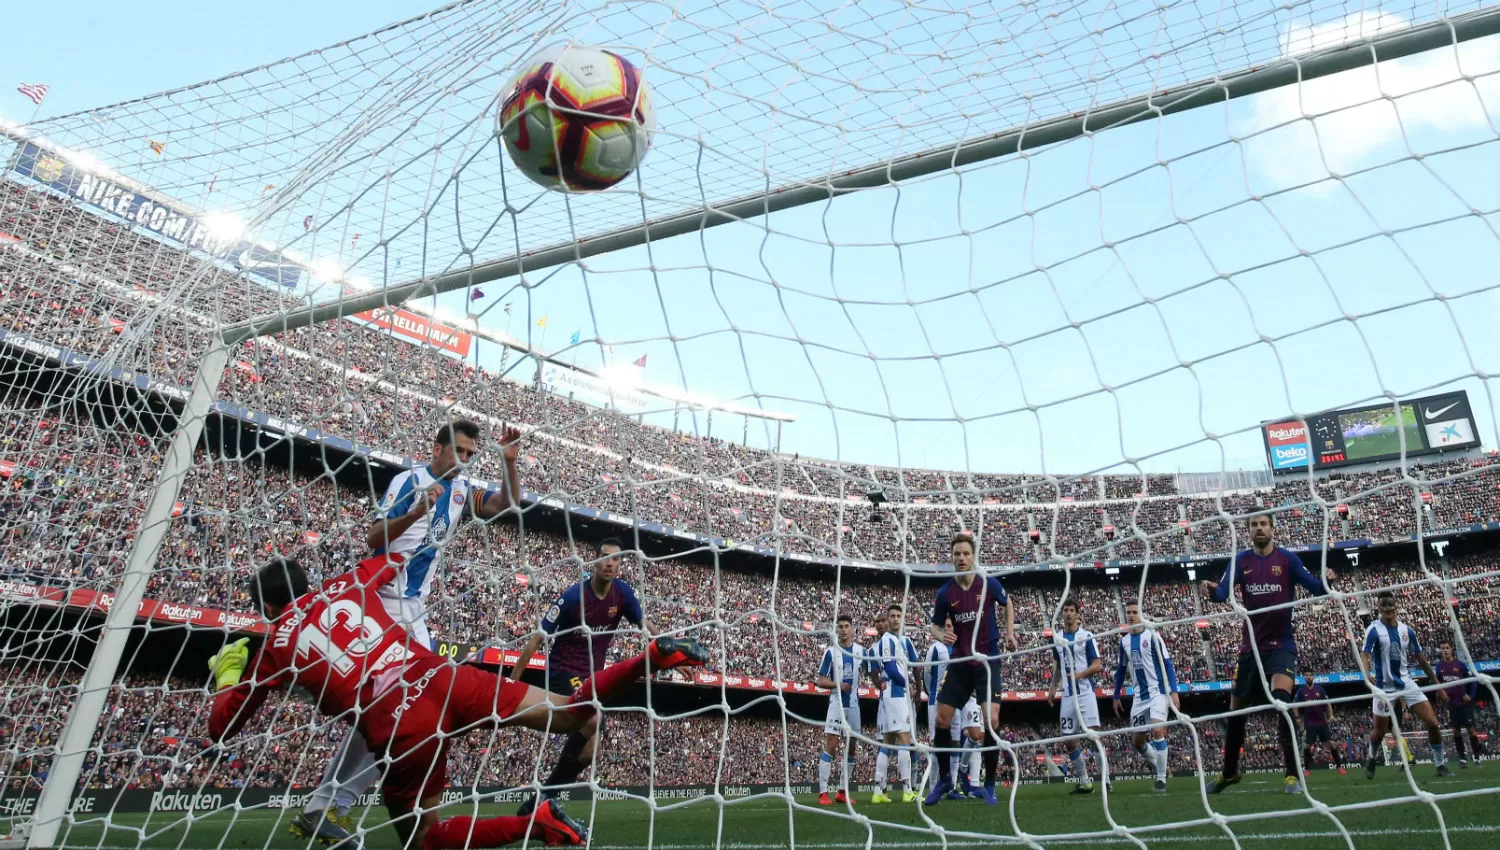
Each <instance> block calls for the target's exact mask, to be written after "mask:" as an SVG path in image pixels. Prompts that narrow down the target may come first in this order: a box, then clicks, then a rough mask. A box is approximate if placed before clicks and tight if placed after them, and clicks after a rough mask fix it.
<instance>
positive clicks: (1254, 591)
mask: <svg viewBox="0 0 1500 850" xmlns="http://www.w3.org/2000/svg"><path fill="white" fill-rule="evenodd" d="M1280 591H1281V585H1279V584H1269V583H1267V584H1247V585H1245V592H1247V593H1249V594H1251V595H1252V596H1266V595H1268V594H1272V593H1278V592H1280Z"/></svg>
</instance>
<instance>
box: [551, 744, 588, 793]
mask: <svg viewBox="0 0 1500 850" xmlns="http://www.w3.org/2000/svg"><path fill="white" fill-rule="evenodd" d="M588 745H589V739H588V738H585V737H583V733H582V732H574V733H572V734H570V735H569V736H568V737H567V740H565V741H563V748H562V752H561V753H560V754H559V755H558V756H557V764H556V765H554V766H553V768H552V772H551V773H549V774H547V778H546V780H545V781H543V782H542V784H543V785H547V786H556V785H567V784H568V783H570V782H575V781H577V779H578V775H579V774H581V773H583V768H584V764H583V751H584V748H586V747H587V746H588Z"/></svg>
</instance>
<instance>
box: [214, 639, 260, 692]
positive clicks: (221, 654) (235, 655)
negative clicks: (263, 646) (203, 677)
mask: <svg viewBox="0 0 1500 850" xmlns="http://www.w3.org/2000/svg"><path fill="white" fill-rule="evenodd" d="M249 663H250V639H249V638H240V639H239V640H237V641H235V642H234V643H231V644H229V645H228V646H226V647H224V648H223V649H221V650H219V651H218V652H217V653H216V654H215V655H214V657H213V658H210V659H208V671H209V673H210V674H211V675H212V676H213V677H214V687H215V688H217V689H219V690H223V689H224V688H232V687H234V686H235V685H238V684H239V683H240V677H241V676H243V675H245V665H247V664H249Z"/></svg>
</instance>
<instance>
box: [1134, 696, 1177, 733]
mask: <svg viewBox="0 0 1500 850" xmlns="http://www.w3.org/2000/svg"><path fill="white" fill-rule="evenodd" d="M1171 705H1172V698H1171V697H1169V696H1167V695H1166V694H1157V695H1156V696H1154V697H1152V698H1151V699H1146V700H1142V699H1138V700H1136V701H1135V703H1134V704H1132V705H1131V706H1130V725H1131V726H1145V725H1147V724H1151V723H1161V722H1162V721H1164V720H1166V719H1167V712H1168V709H1169V708H1170V706H1171Z"/></svg>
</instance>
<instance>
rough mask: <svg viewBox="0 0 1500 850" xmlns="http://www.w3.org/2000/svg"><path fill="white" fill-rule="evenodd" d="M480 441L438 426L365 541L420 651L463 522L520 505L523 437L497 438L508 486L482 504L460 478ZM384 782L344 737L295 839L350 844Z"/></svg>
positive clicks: (453, 426)
mask: <svg viewBox="0 0 1500 850" xmlns="http://www.w3.org/2000/svg"><path fill="white" fill-rule="evenodd" d="M479 436H480V430H479V426H478V425H476V424H475V423H473V422H470V421H469V420H467V419H458V420H455V421H453V422H449V423H447V424H444V425H441V426H439V427H438V429H437V432H436V433H434V434H433V436H432V456H431V459H430V460H429V461H428V463H427V465H426V466H419V467H415V468H413V469H408V470H405V471H403V472H399V473H397V474H396V476H395V477H394V478H392V479H391V482H390V484H389V485H387V487H386V490H385V497H384V498H383V499H382V500H381V502H380V508H379V510H378V513H379V518H378V519H377V520H376V521H375V523H374V524H373V525H371V526H370V531H369V533H368V534H367V535H366V536H365V544H366V545H367V546H369V547H370V551H371V552H372V553H374V554H376V555H386V554H391V555H399V556H401V558H402V563H401V565H400V566H399V567H398V568H397V575H396V577H395V579H394V580H392V581H388V582H385V583H383V584H382V585H381V587H380V594H379V595H380V602H381V604H382V605H384V606H385V610H386V613H387V614H389V615H390V616H391V619H393V620H395V621H396V622H397V623H399V624H400V625H401V627H402V628H403V629H404V630H405V631H406V633H407V634H408V635H409V637H410V639H411V640H412V642H413V643H415V644H417V645H418V646H421V647H422V648H423V649H432V646H433V644H432V635H431V634H430V633H429V632H428V631H427V596H428V594H429V593H430V592H431V591H432V582H433V579H434V578H436V576H437V572H438V565H439V562H440V561H441V559H442V553H443V549H444V547H446V546H447V545H448V542H449V541H450V540H452V539H453V535H454V533H455V532H456V531H457V530H458V527H459V526H460V525H461V524H462V523H463V522H464V520H465V519H468V518H470V517H475V518H478V519H489V518H491V517H496V516H499V515H500V514H501V513H503V512H504V511H505V510H506V509H507V508H510V507H513V506H514V505H516V503H517V500H518V499H519V498H520V496H519V494H520V492H521V475H520V472H518V471H517V469H516V459H517V458H518V457H520V454H521V432H520V431H519V430H517V429H516V428H511V427H506V428H505V429H504V430H503V431H502V432H501V437H500V444H501V456H502V457H503V458H504V461H505V482H504V483H503V484H502V486H501V488H500V490H499V491H497V492H493V493H490V494H489V495H488V496H486V497H485V499H484V501H483V502H477V503H476V501H475V500H474V498H473V496H474V494H473V493H472V492H471V489H470V487H469V482H468V480H467V479H464V478H460V477H459V474H460V473H461V472H462V471H463V469H464V468H465V467H466V466H467V465H468V464H470V463H472V462H473V460H474V456H475V453H476V452H477V451H478V448H477V444H478V440H479ZM379 778H380V774H379V773H378V772H377V771H376V769H375V756H373V755H371V754H370V752H369V750H368V749H367V748H366V747H365V742H364V740H363V739H362V738H360V736H359V735H356V734H348V735H345V736H344V742H343V744H342V745H340V747H339V751H338V753H337V754H335V755H334V757H333V761H331V762H330V763H329V764H328V769H327V771H326V772H325V773H324V774H323V781H322V784H320V785H319V786H318V788H317V789H316V790H315V791H313V793H312V796H311V798H309V800H308V803H307V808H306V809H305V810H304V811H303V812H302V814H300V815H298V816H297V817H296V818H295V819H293V821H292V823H291V832H292V834H293V835H295V836H297V837H299V838H315V839H317V840H318V841H321V842H323V843H325V844H333V843H338V842H341V841H343V840H345V839H347V838H348V837H349V830H350V829H351V828H353V826H354V824H353V821H351V820H350V819H348V818H347V817H346V816H347V814H348V812H349V809H350V808H352V807H353V806H354V802H355V801H356V800H358V799H359V795H360V794H363V793H364V792H365V791H367V790H369V788H370V786H372V785H374V784H375V782H376V780H377V779H379Z"/></svg>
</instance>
